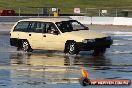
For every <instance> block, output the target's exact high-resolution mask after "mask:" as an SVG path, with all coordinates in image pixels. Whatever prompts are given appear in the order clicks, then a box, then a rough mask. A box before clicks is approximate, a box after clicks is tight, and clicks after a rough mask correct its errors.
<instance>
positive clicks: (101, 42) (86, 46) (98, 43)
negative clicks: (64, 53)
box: [77, 37, 113, 51]
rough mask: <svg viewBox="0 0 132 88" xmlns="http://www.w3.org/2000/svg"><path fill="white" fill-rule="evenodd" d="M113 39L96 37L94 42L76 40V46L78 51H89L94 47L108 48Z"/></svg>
mask: <svg viewBox="0 0 132 88" xmlns="http://www.w3.org/2000/svg"><path fill="white" fill-rule="evenodd" d="M112 43H113V40H112V39H111V38H109V39H108V38H107V37H105V38H98V39H95V41H94V42H87V43H83V42H77V46H78V48H79V50H80V51H90V50H95V49H100V48H110V46H111V45H112Z"/></svg>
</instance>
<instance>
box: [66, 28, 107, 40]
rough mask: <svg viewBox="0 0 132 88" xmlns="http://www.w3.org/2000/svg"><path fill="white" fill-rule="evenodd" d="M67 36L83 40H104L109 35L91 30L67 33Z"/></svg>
mask: <svg viewBox="0 0 132 88" xmlns="http://www.w3.org/2000/svg"><path fill="white" fill-rule="evenodd" d="M65 34H66V35H67V36H71V37H79V38H81V39H95V38H103V37H107V35H105V34H103V33H99V32H92V31H89V30H80V31H72V32H66V33H65Z"/></svg>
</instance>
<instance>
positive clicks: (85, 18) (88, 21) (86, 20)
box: [70, 16, 92, 24]
mask: <svg viewBox="0 0 132 88" xmlns="http://www.w3.org/2000/svg"><path fill="white" fill-rule="evenodd" d="M70 18H72V19H74V20H78V21H79V22H81V23H82V24H91V23H92V17H88V16H70Z"/></svg>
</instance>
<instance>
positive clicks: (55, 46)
mask: <svg viewBox="0 0 132 88" xmlns="http://www.w3.org/2000/svg"><path fill="white" fill-rule="evenodd" d="M45 24H46V26H45V33H43V41H44V42H43V43H44V47H45V49H48V50H64V46H65V43H64V42H63V38H62V35H61V34H60V32H59V31H58V29H57V27H56V26H55V24H54V23H50V22H49V23H45Z"/></svg>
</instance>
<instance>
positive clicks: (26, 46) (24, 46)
mask: <svg viewBox="0 0 132 88" xmlns="http://www.w3.org/2000/svg"><path fill="white" fill-rule="evenodd" d="M22 50H23V51H25V52H32V48H31V46H30V44H29V42H28V41H26V40H22Z"/></svg>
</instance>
